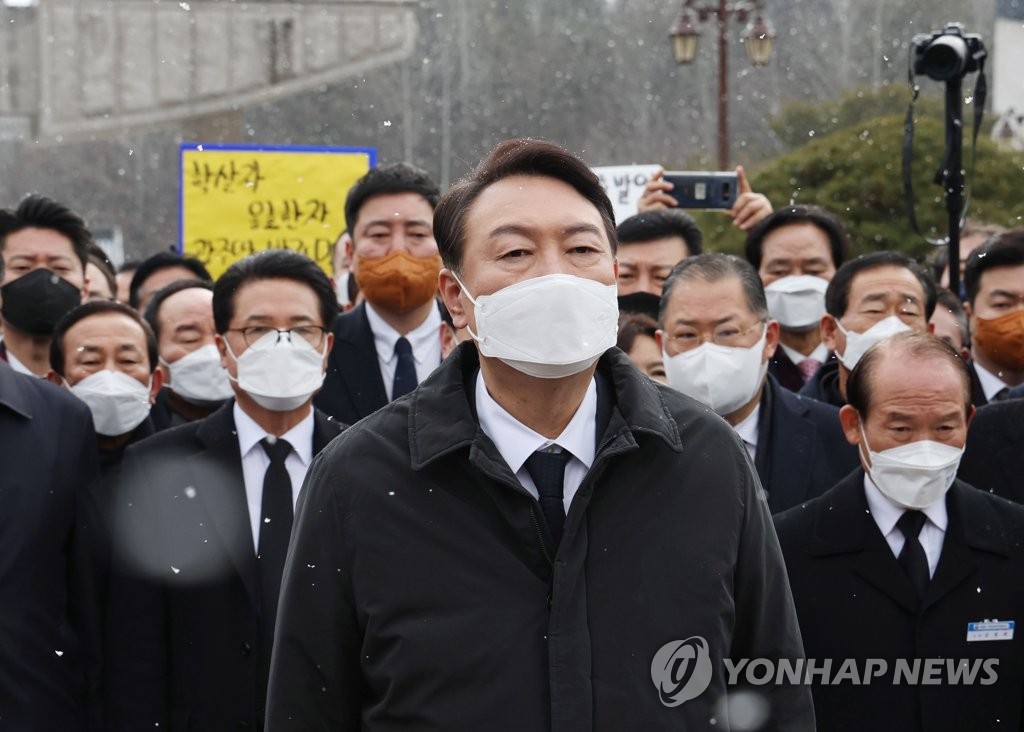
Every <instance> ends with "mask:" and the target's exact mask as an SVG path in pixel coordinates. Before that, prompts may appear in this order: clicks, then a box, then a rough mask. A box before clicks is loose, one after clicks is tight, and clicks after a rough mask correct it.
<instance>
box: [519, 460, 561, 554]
mask: <svg viewBox="0 0 1024 732" xmlns="http://www.w3.org/2000/svg"><path fill="white" fill-rule="evenodd" d="M570 457H572V456H571V455H570V454H569V453H568V452H567V451H565V450H562V451H561V452H539V451H538V452H535V453H533V454H532V455H530V457H528V458H527V459H526V470H527V472H528V473H529V474H530V477H531V478H533V483H534V485H536V486H537V493H538V494H540V498H538V499H537V501H538V503H540V510H541V512H542V513H543V514H544V521H545V523H547V525H548V531H549V532H550V533H551V538H552V539H553V540H554V542H555V549H556V550H557V549H558V544H559V542H560V541H561V540H562V527H563V526H564V525H565V503H564V502H563V498H564V494H563V492H562V489H563V485H564V484H565V465H566V463H568V462H569V458H570Z"/></svg>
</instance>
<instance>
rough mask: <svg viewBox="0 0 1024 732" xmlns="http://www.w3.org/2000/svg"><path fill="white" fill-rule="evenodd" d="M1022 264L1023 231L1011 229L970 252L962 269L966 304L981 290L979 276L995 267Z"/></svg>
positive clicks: (972, 301) (1023, 255) (972, 302)
mask: <svg viewBox="0 0 1024 732" xmlns="http://www.w3.org/2000/svg"><path fill="white" fill-rule="evenodd" d="M1022 264H1024V229H1012V230H1010V231H1006V232H1003V233H1002V234H998V235H996V236H994V237H992V238H991V239H989V240H988V241H987V242H985V243H984V244H982V245H981V246H980V247H978V248H977V249H975V250H974V251H973V252H971V255H970V256H969V257H968V258H967V265H966V266H965V267H964V287H965V288H966V289H967V302H969V303H970V304H971V305H974V299H975V298H976V297H977V296H978V291H979V290H980V289H981V276H982V275H983V274H985V272H987V271H988V270H990V269H996V268H997V267H1019V266H1020V265H1022Z"/></svg>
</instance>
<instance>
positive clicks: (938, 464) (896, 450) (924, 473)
mask: <svg viewBox="0 0 1024 732" xmlns="http://www.w3.org/2000/svg"><path fill="white" fill-rule="evenodd" d="M860 436H861V439H862V440H863V441H864V448H865V450H867V453H868V457H869V459H870V460H871V467H870V468H869V469H868V475H869V476H870V477H871V482H872V483H874V484H875V485H876V486H877V487H878V490H880V491H881V492H882V494H883V495H885V496H887V497H888V498H889V499H890V500H892V501H893V502H894V503H898V504H899V505H901V506H903V507H905V508H914V509H922V508H928V506H930V505H932V504H933V503H935V502H936V501H938V500H939V499H941V498H942V497H943V496H945V495H946V491H948V490H949V487H950V486H951V485H953V481H954V480H955V479H956V471H957V468H958V467H959V466H960V458H961V457H962V456H963V454H964V448H963V447H952V446H951V445H946V444H943V443H941V442H933V441H932V440H920V441H918V442H911V443H908V444H906V445H900V446H899V447H892V448H889V449H888V450H882V451H881V452H875V451H874V450H872V449H871V446H870V445H868V439H867V437H866V436H865V435H864V428H863V427H861V432H860Z"/></svg>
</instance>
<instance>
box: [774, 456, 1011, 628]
mask: <svg viewBox="0 0 1024 732" xmlns="http://www.w3.org/2000/svg"><path fill="white" fill-rule="evenodd" d="M863 481H864V471H863V470H862V469H860V468H858V469H857V470H855V471H853V472H852V473H851V474H850V475H848V476H847V477H846V478H844V479H843V480H842V481H840V482H839V483H838V484H837V485H836V486H835V488H833V489H832V490H830V491H829V492H828V493H826V494H825V495H823V496H822V497H821V498H820V499H818V500H817V501H815V502H814V503H813V504H812V505H815V516H814V529H813V533H812V536H811V546H810V551H811V554H812V555H815V556H830V555H839V554H853V553H860V554H861V555H862V556H861V559H860V560H859V561H858V563H857V564H856V565H855V568H854V569H855V571H856V572H857V573H858V574H860V575H861V576H862V577H863V578H864V579H865V580H866V581H868V582H869V583H871V584H873V585H875V586H876V587H878V588H879V589H880V590H882V591H883V592H885V593H886V594H887V595H889V596H890V597H892V598H893V599H894V600H896V601H897V602H898V603H900V604H901V605H903V606H904V607H906V608H907V609H908V610H910V611H911V612H917V611H919V610H925V609H927V608H928V607H929V606H931V605H933V604H935V603H936V602H938V601H939V600H940V599H942V598H943V597H944V596H945V595H947V594H949V593H950V592H951V591H953V590H954V589H955V588H956V587H957V586H958V585H959V584H960V583H961V582H963V581H964V580H966V579H967V578H968V577H970V576H971V575H972V574H973V573H974V572H975V570H976V569H977V558H976V556H975V555H974V553H973V551H983V552H989V553H992V554H998V555H1000V556H1004V557H1005V556H1009V554H1010V540H1009V537H1008V535H1007V530H1006V527H1005V525H1004V523H1003V521H1002V520H1001V519H1000V517H999V514H998V512H997V511H996V510H995V507H994V506H993V505H992V503H991V501H990V500H989V499H988V497H987V496H985V495H984V494H982V493H980V492H979V491H977V489H975V488H972V487H971V486H969V485H967V484H966V483H963V482H961V481H959V480H957V481H955V482H954V483H953V485H952V487H951V488H950V489H949V492H948V493H947V494H946V508H947V511H948V514H949V524H948V526H947V528H946V535H945V538H944V540H943V543H942V553H941V554H940V556H939V564H938V566H937V567H936V569H935V575H934V576H933V577H932V581H931V582H930V583H929V585H928V592H927V594H926V595H925V598H924V604H923V606H922V605H921V603H919V602H918V600H917V598H916V597H915V596H914V595H913V592H912V590H911V586H910V583H909V582H908V580H907V578H906V576H905V575H904V573H903V572H902V569H901V568H900V566H899V563H898V562H896V561H895V557H894V556H893V554H892V550H891V549H890V548H889V545H888V543H887V542H886V541H885V538H884V537H883V536H882V535H881V532H880V531H879V530H878V527H877V525H876V524H875V522H874V519H873V518H872V517H871V513H870V511H869V509H868V504H867V498H866V497H865V496H864V487H863ZM792 510H801V509H798V508H797V509H792Z"/></svg>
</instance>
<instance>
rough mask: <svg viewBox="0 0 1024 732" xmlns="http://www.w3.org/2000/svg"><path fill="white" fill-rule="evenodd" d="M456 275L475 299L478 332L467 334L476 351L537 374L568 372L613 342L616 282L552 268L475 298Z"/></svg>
mask: <svg viewBox="0 0 1024 732" xmlns="http://www.w3.org/2000/svg"><path fill="white" fill-rule="evenodd" d="M452 276H453V277H454V276H455V275H454V274H453V275H452ZM455 281H456V282H458V283H459V286H460V287H462V291H463V292H465V293H466V297H467V298H469V301H470V302H471V303H473V308H474V310H475V313H476V332H475V333H474V332H473V331H472V330H470V331H469V334H470V335H471V336H472V337H473V340H475V341H476V343H477V347H478V348H479V349H480V353H481V354H482V355H484V356H488V357H490V358H497V359H499V360H500V361H502V362H504V363H506V364H508V365H509V366H511V367H512V368H514V369H516V370H517V371H521V372H523V373H524V374H527V375H529V376H535V377H537V378H540V379H560V378H563V377H565V376H572V375H573V374H578V373H579V372H581V371H583V370H585V369H587V368H589V367H590V366H591V365H593V364H594V362H596V361H597V359H599V358H600V357H601V354H602V353H604V352H605V351H607V350H608V349H609V348H611V347H612V346H614V345H615V338H616V335H617V333H618V318H619V303H618V299H617V297H616V295H617V292H618V288H617V287H616V286H615V285H603V284H601V283H600V282H597V281H595V280H590V279H586V278H585V277H575V276H573V275H566V274H552V275H545V276H543V277H534V278H533V279H529V280H524V281H522V282H517V283H516V284H514V285H509V286H508V287H504V288H502V289H500V290H498V291H497V292H495V293H493V294H491V295H480V296H479V297H477V298H476V299H474V298H473V296H472V295H470V294H469V290H468V289H466V286H465V285H464V284H462V281H461V280H460V279H459V278H458V277H455Z"/></svg>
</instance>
